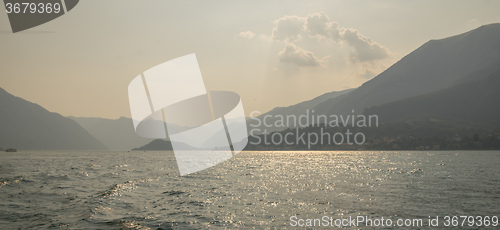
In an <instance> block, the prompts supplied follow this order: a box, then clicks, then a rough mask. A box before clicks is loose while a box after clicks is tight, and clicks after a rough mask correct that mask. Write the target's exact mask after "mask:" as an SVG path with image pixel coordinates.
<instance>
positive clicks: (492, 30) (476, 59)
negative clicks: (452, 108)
mask: <svg viewBox="0 0 500 230" xmlns="http://www.w3.org/2000/svg"><path fill="white" fill-rule="evenodd" d="M499 61H500V23H495V24H490V25H485V26H481V27H479V28H477V29H475V30H472V31H469V32H467V33H463V34H460V35H456V36H453V37H449V38H445V39H440V40H431V41H429V42H427V43H425V44H424V45H422V46H421V47H419V48H418V49H416V50H415V51H413V52H411V53H410V54H408V55H407V56H405V57H404V58H402V59H401V60H400V61H398V62H397V63H395V64H394V65H392V66H391V67H390V68H388V69H387V70H385V71H384V72H382V73H381V74H379V75H378V76H376V77H375V78H373V79H371V80H370V81H368V82H365V83H364V84H363V85H361V86H360V87H359V88H357V89H355V90H354V91H352V92H350V93H349V94H348V95H345V97H342V98H340V97H338V98H334V99H330V100H327V101H325V102H323V103H320V104H318V105H317V106H316V107H315V108H314V109H315V110H316V112H317V114H326V115H331V114H338V115H340V114H349V113H351V112H352V110H355V112H356V113H361V112H362V111H363V110H364V109H365V108H369V107H372V106H378V105H382V104H385V103H389V102H393V101H398V100H401V99H405V98H410V97H414V96H419V95H423V94H427V93H431V92H435V91H439V90H442V89H445V88H449V87H452V86H456V85H458V84H460V83H464V81H465V82H466V81H470V80H471V79H470V76H471V75H474V74H475V73H478V72H479V71H481V70H485V69H488V68H489V67H491V66H492V65H495V64H496V65H497V63H499Z"/></svg>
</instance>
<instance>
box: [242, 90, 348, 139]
mask: <svg viewBox="0 0 500 230" xmlns="http://www.w3.org/2000/svg"><path fill="white" fill-rule="evenodd" d="M353 90H354V89H346V90H342V91H333V92H329V93H325V94H323V95H321V96H318V97H316V98H313V99H311V100H308V101H303V102H301V103H298V104H295V105H291V106H288V107H276V108H274V109H272V110H270V111H269V112H267V113H264V114H261V115H259V116H257V117H256V118H258V119H259V120H260V121H261V122H262V121H263V120H264V118H265V117H268V118H266V122H267V123H268V124H274V123H275V122H276V121H277V120H278V118H277V117H276V116H278V115H281V116H283V117H285V118H286V116H287V115H293V116H295V117H296V118H298V117H300V116H301V115H304V114H306V112H307V110H310V111H309V113H311V112H312V109H313V108H315V107H316V106H317V105H319V104H321V103H323V102H326V101H328V100H331V99H334V98H338V97H342V96H345V95H347V94H349V93H351V92H352V91H353ZM247 124H248V126H249V127H248V131H249V132H250V130H252V129H260V130H261V131H262V132H263V131H264V129H265V130H266V131H267V132H268V133H269V132H272V131H277V130H282V129H285V128H280V127H276V126H274V125H273V126H272V127H265V126H264V124H262V123H261V125H260V126H259V127H255V126H256V125H258V122H257V121H256V120H255V119H252V118H250V119H248V120H247ZM291 127H294V126H293V125H291ZM262 132H255V134H258V133H259V134H260V133H262Z"/></svg>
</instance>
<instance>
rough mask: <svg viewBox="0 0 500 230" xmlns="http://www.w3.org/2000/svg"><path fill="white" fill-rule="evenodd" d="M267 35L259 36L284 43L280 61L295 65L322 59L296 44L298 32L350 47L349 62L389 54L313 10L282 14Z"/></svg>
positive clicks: (249, 36)
mask: <svg viewBox="0 0 500 230" xmlns="http://www.w3.org/2000/svg"><path fill="white" fill-rule="evenodd" d="M274 25H275V26H274V28H273V30H272V34H271V37H270V38H269V39H268V37H267V36H265V35H259V37H260V38H261V39H262V40H267V41H281V42H284V43H286V44H287V45H286V47H285V49H283V50H282V51H281V52H280V53H279V54H278V57H279V59H280V61H282V62H289V63H295V64H297V65H299V66H318V65H320V62H321V61H322V59H319V58H317V57H316V56H315V55H314V53H313V52H310V51H305V50H303V49H301V48H299V47H297V46H296V45H295V44H293V43H295V42H298V41H300V40H301V38H302V35H301V34H304V35H309V37H311V38H317V39H318V40H319V41H322V42H325V43H328V44H330V45H332V44H338V45H342V44H347V45H349V46H351V47H352V48H354V51H353V52H352V53H351V54H350V60H351V62H360V63H369V62H372V61H375V60H382V59H385V58H388V57H390V56H391V52H390V51H389V49H387V48H385V47H384V46H382V45H380V44H378V43H377V42H375V41H372V40H371V39H370V38H368V37H366V36H364V35H362V34H361V33H359V32H358V31H357V30H356V29H352V28H343V27H340V26H339V24H338V23H337V22H335V21H330V19H329V18H328V16H327V15H326V14H325V13H323V12H319V13H313V14H309V15H307V17H299V16H297V15H292V16H289V15H286V16H284V17H282V18H279V19H277V20H275V21H274ZM255 36H256V35H255V34H254V33H252V32H250V31H246V32H241V33H240V34H238V37H241V38H245V39H248V40H250V39H252V38H254V37H255Z"/></svg>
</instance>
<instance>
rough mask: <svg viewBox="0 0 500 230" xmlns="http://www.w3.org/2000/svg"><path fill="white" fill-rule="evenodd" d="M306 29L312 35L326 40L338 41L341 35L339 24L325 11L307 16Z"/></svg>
mask: <svg viewBox="0 0 500 230" xmlns="http://www.w3.org/2000/svg"><path fill="white" fill-rule="evenodd" d="M304 28H305V30H306V31H307V32H308V33H309V36H311V37H317V38H318V39H320V40H324V41H327V42H328V41H334V42H338V41H339V39H340V38H341V37H340V30H339V24H338V23H337V22H330V19H329V18H328V16H326V14H325V13H323V12H321V13H314V14H310V15H308V16H307V19H306V24H305V25H304Z"/></svg>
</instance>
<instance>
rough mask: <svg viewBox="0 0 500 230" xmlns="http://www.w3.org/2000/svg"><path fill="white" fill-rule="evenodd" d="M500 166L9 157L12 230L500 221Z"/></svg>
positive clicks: (1, 184)
mask: <svg viewBox="0 0 500 230" xmlns="http://www.w3.org/2000/svg"><path fill="white" fill-rule="evenodd" d="M499 164H500V151H480V152H475V151H427V152H425V151H413V152H412V151H387V152H384V151H361V152H342V151H332V152H242V153H240V154H238V155H237V156H236V157H234V158H232V159H230V160H228V161H226V162H224V163H221V164H219V165H217V166H215V167H212V168H210V169H206V170H203V171H200V172H198V173H194V174H191V175H188V176H183V177H181V176H179V174H178V171H177V167H176V163H175V159H174V157H173V153H172V152H160V151H158V152H155V151H151V152H84V151H70V152H68V151H58V152H54V151H22V152H18V153H0V200H1V201H0V228H1V229H18V228H20V229H47V228H49V229H51V228H53V229H171V228H173V229H200V228H207V227H211V228H215V229H217V228H218V229H235V228H240V229H275V228H277V229H291V228H293V227H291V225H290V224H291V221H290V217H291V216H296V217H297V218H304V219H305V218H321V217H322V216H331V217H333V218H346V217H349V216H353V218H354V217H355V216H357V215H363V216H369V217H373V218H379V217H384V218H387V217H389V218H394V220H396V219H397V218H422V219H424V224H427V223H426V220H427V219H428V217H429V216H440V217H443V216H446V215H473V216H477V215H481V216H487V215H489V216H493V215H496V216H500V199H499V197H500V167H499ZM440 221H441V220H440ZM441 224H442V221H441V222H440V225H441ZM373 228H375V227H373ZM376 228H377V229H384V228H389V229H397V228H398V227H376ZM436 229H438V228H436Z"/></svg>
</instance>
